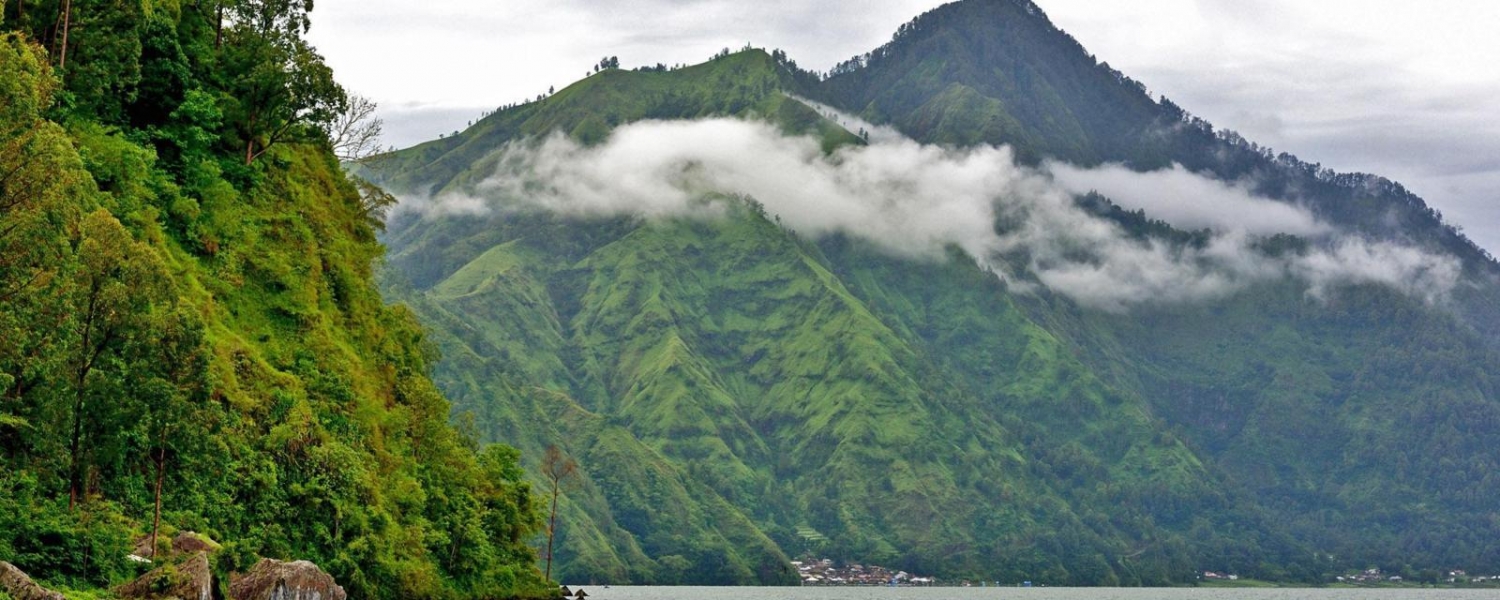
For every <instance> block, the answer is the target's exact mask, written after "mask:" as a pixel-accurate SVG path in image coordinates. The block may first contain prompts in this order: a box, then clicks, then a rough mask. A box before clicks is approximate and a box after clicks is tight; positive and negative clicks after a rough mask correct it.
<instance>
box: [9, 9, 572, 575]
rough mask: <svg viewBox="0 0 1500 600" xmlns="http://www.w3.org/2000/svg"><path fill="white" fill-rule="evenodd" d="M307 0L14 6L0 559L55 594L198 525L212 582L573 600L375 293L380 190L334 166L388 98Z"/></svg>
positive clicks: (501, 466) (425, 352)
mask: <svg viewBox="0 0 1500 600" xmlns="http://www.w3.org/2000/svg"><path fill="white" fill-rule="evenodd" d="M312 4H313V3H312V2H310V1H306V0H219V1H210V0H203V1H196V0H194V1H188V0H182V1H178V0H124V1H115V0H110V1H105V0H18V1H16V2H6V3H5V4H4V13H3V21H0V31H3V32H4V33H3V34H0V35H3V37H0V340H3V343H0V561H6V562H9V563H12V564H14V565H15V566H16V567H19V568H20V569H22V570H24V571H25V572H27V573H28V574H30V575H31V576H32V577H33V578H35V579H36V580H38V581H40V582H42V583H44V584H46V585H49V586H52V587H56V588H61V589H65V590H75V591H77V593H79V594H87V593H88V592H87V590H95V589H104V588H109V587H111V586H116V585H119V584H121V583H124V582H126V581H130V580H131V579H133V578H135V577H136V576H138V575H140V574H141V573H142V572H143V571H144V570H145V569H147V568H149V566H143V565H142V564H140V563H139V562H138V561H133V560H130V559H128V558H127V556H128V555H130V554H131V552H132V549H133V548H137V547H138V544H140V543H141V540H146V542H144V543H145V544H146V547H150V546H152V545H153V544H152V543H151V541H150V540H151V539H158V540H160V541H158V542H156V545H160V544H165V543H166V542H165V540H168V539H170V537H171V535H172V534H173V533H175V532H178V531H189V530H191V531H196V532H198V533H200V534H202V535H205V536H207V537H209V538H211V539H213V540H215V541H217V542H218V543H219V544H221V545H222V550H220V551H219V552H217V553H215V554H214V555H213V557H212V559H213V569H214V571H215V572H216V573H218V574H219V577H218V580H219V581H220V584H221V585H227V583H224V582H226V581H227V577H225V575H227V574H229V573H233V572H243V571H244V570H245V569H247V568H248V567H249V566H250V565H252V564H253V563H254V562H255V561H256V560H258V559H259V558H261V557H269V558H277V559H286V560H293V559H304V560H310V561H313V562H315V563H316V564H317V565H318V566H320V567H321V568H323V569H324V570H326V571H327V572H329V573H330V574H332V575H333V576H334V577H335V579H336V580H337V581H338V583H340V584H341V585H343V586H344V587H345V588H346V589H347V590H348V591H349V593H350V594H351V595H352V596H353V597H358V598H502V597H532V596H536V597H541V596H549V595H552V594H553V593H554V588H553V587H552V585H551V584H549V583H548V582H547V581H546V580H545V578H544V577H543V575H542V573H541V572H540V570H539V569H538V568H537V555H536V552H535V550H534V549H533V548H534V544H535V542H536V538H537V536H538V535H539V532H540V531H541V529H540V528H541V527H542V520H541V512H540V509H541V507H540V505H539V502H538V501H536V499H535V497H536V495H535V493H534V492H533V490H532V488H531V487H530V485H529V484H528V483H527V482H526V480H525V477H524V475H523V473H522V471H521V469H520V467H519V463H520V456H519V453H518V452H517V451H516V450H514V449H512V448H509V447H506V446H503V445H498V444H481V443H479V442H478V441H477V439H476V438H475V437H474V435H473V434H472V433H465V432H463V431H460V430H458V429H455V428H454V427H453V426H450V424H449V421H448V417H449V406H448V403H447V401H446V400H445V399H444V397H443V395H442V394H441V393H440V392H439V391H438V390H437V389H436V388H435V386H434V385H433V383H432V382H431V380H430V379H429V378H428V375H427V373H428V371H429V369H430V368H431V365H432V362H433V360H434V359H435V355H434V353H433V350H432V347H431V345H430V344H429V343H428V342H427V341H426V340H425V336H424V333H423V331H422V329H421V328H420V326H419V325H418V324H417V322H416V321H415V319H414V318H413V316H412V314H411V313H410V312H409V311H408V310H406V309H404V308H402V307H399V306H391V305H387V304H386V303H385V302H384V301H383V300H382V298H381V296H380V295H379V293H378V291H377V290H376V289H375V286H374V280H373V272H372V268H373V264H374V263H375V261H376V260H377V259H378V258H379V257H380V256H381V255H382V252H383V250H382V247H381V246H380V244H379V243H378V242H377V241H376V235H377V232H378V230H379V229H380V228H381V227H382V214H383V212H382V211H383V210H384V208H385V207H386V206H388V204H389V202H390V197H389V196H386V195H384V194H382V193H380V192H379V191H378V189H376V188H374V187H373V186H370V185H368V184H365V183H363V182H361V181H358V180H356V179H352V178H351V177H349V176H348V175H347V174H346V172H345V170H344V168H343V166H342V165H341V162H340V161H341V160H351V159H357V158H359V157H361V156H363V155H366V154H368V153H369V152H370V151H371V150H372V148H371V145H370V144H371V142H372V139H373V138H372V136H370V135H369V134H370V133H371V129H370V127H371V123H370V122H368V121H365V122H361V121H363V120H364V118H365V117H368V115H369V110H368V109H369V108H370V105H369V104H368V102H367V101H365V100H363V99H360V98H358V97H355V96H352V95H350V94H349V93H348V92H347V91H346V90H344V89H343V88H342V87H341V86H340V85H339V84H338V82H337V81H336V79H335V78H334V76H333V72H332V70H331V69H330V68H329V67H328V66H327V64H325V62H324V61H323V59H322V57H321V56H319V55H318V53H317V51H316V49H314V48H313V47H312V46H311V45H309V43H308V42H307V40H306V37H305V34H306V32H307V30H308V27H309V24H310V20H309V19H310V16H309V11H311V9H312ZM151 554H153V555H154V551H151ZM220 593H222V590H221V592H220Z"/></svg>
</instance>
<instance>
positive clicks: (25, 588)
mask: <svg viewBox="0 0 1500 600" xmlns="http://www.w3.org/2000/svg"><path fill="white" fill-rule="evenodd" d="M0 591H4V592H5V593H7V594H10V597H11V600H66V599H65V598H63V595H62V594H59V593H57V592H54V591H52V590H49V589H47V588H44V587H42V586H40V585H37V584H36V582H35V581H32V580H31V577H29V576H27V575H26V573H23V572H22V571H21V570H20V569H17V568H16V566H15V565H12V564H10V563H8V562H5V561H0Z"/></svg>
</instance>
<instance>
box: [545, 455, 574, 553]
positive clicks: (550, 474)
mask: <svg viewBox="0 0 1500 600" xmlns="http://www.w3.org/2000/svg"><path fill="white" fill-rule="evenodd" d="M577 473H578V463H577V462H576V461H574V460H573V459H572V458H571V457H568V456H566V455H564V454H563V453H562V450H559V449H558V447H557V445H556V444H554V445H551V446H547V453H546V454H544V455H543V456H542V475H544V476H546V478H547V483H548V484H549V485H550V486H551V487H552V510H551V512H550V513H549V516H548V517H547V570H546V571H545V572H544V576H545V577H546V578H547V579H548V580H551V579H552V542H553V540H555V539H556V537H557V497H558V495H559V494H560V493H561V491H562V484H563V482H564V481H566V480H568V479H571V478H572V477H573V476H574V475H577Z"/></svg>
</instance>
